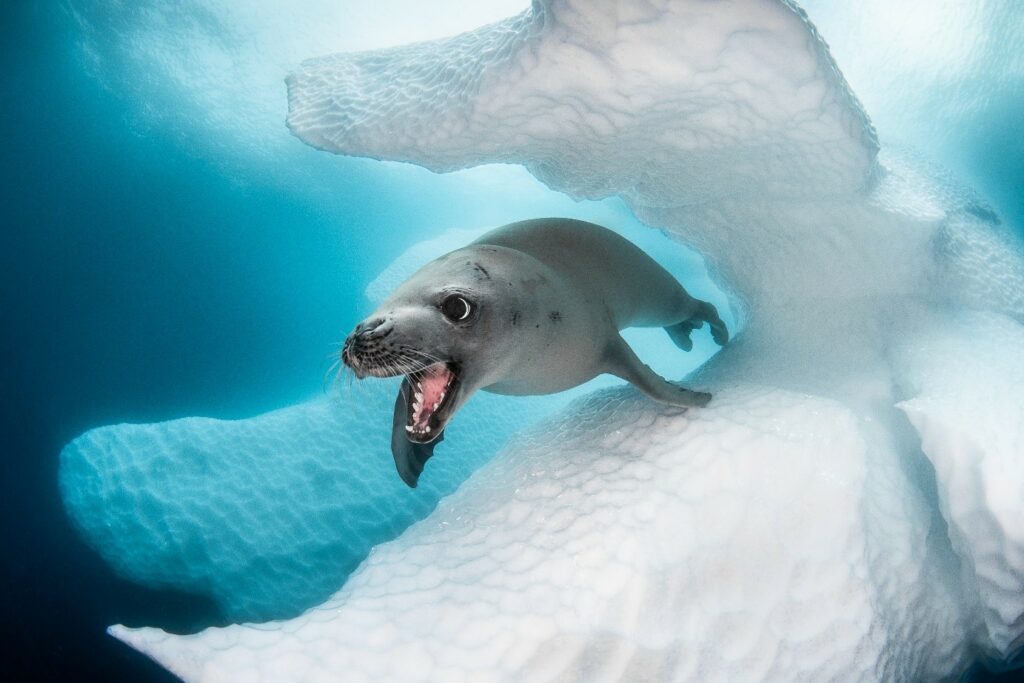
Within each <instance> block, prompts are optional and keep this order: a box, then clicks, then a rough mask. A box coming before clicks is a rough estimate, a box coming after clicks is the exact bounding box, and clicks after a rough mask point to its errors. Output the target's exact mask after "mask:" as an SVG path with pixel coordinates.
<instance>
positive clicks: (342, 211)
mask: <svg viewBox="0 0 1024 683" xmlns="http://www.w3.org/2000/svg"><path fill="white" fill-rule="evenodd" d="M158 6H159V5H143V6H141V7H158ZM181 7H182V9H180V10H179V11H177V12H175V13H170V14H168V16H167V17H165V18H164V20H162V22H155V21H152V17H150V16H148V15H147V14H146V12H144V11H142V10H136V11H133V10H131V9H129V8H125V7H119V6H117V5H107V4H104V3H95V4H93V3H70V4H64V3H52V4H41V3H27V2H26V3H21V4H17V3H8V4H5V5H4V7H3V8H2V9H0V26H2V28H0V30H2V31H3V33H4V41H3V51H2V54H3V60H4V73H5V79H4V81H3V84H2V86H0V87H2V88H3V89H4V94H5V97H4V102H5V106H4V107H3V110H2V114H0V117H2V118H0V121H2V123H0V125H2V126H3V139H4V141H5V152H4V161H3V164H2V169H3V173H4V182H3V188H4V189H3V194H4V205H3V213H2V215H3V237H4V246H5V248H4V249H3V250H0V260H2V262H0V279H2V283H3V284H2V287H0V297H2V300H0V316H2V320H3V326H2V330H3V349H4V352H5V353H4V357H5V358H6V359H7V362H5V363H4V364H3V365H2V370H0V372H2V377H3V379H2V386H3V387H4V389H5V393H6V396H5V399H6V400H5V407H6V410H5V411H4V415H3V434H4V440H3V443H4V449H5V452H4V457H3V460H2V467H3V470H2V477H0V481H2V485H3V488H4V491H3V495H2V496H0V511H2V519H3V520H4V522H3V527H2V528H3V541H2V543H3V548H4V553H3V560H4V562H3V571H4V572H5V575H4V577H3V583H4V585H5V586H7V587H8V590H9V591H11V595H10V597H9V599H7V600H5V601H4V610H5V613H4V615H3V616H4V618H3V620H2V622H3V624H4V627H3V628H4V634H3V637H4V641H3V642H5V644H6V646H7V647H6V649H8V651H9V652H10V653H11V654H10V656H8V657H7V658H5V661H3V662H2V663H0V667H4V668H7V667H10V668H11V669H12V670H13V671H21V672H24V671H28V672H31V674H32V675H33V676H34V677H36V678H40V679H43V678H53V677H64V678H68V677H75V678H79V679H88V678H103V679H106V680H118V679H126V680H132V679H139V678H144V679H147V680H158V679H161V678H163V679H165V680H170V676H169V675H168V674H166V673H165V672H163V670H162V669H159V668H158V667H156V666H155V665H153V664H151V663H149V662H148V661H147V660H144V658H143V657H142V656H140V655H137V654H135V653H134V652H130V651H128V650H127V648H124V647H123V646H121V645H119V644H117V643H115V642H114V641H113V640H112V639H109V638H107V637H106V636H105V635H104V634H103V633H104V629H105V627H106V626H107V625H109V624H111V623H117V622H121V623H128V624H143V623H145V624H158V625H162V626H165V627H167V628H169V629H171V630H178V631H188V630H192V629H194V628H196V627H197V626H205V625H209V624H215V623H223V622H224V621H225V620H226V618H225V615H224V612H223V610H222V609H221V608H220V607H218V606H217V605H216V604H214V603H213V602H212V601H211V600H209V599H208V598H206V597H203V596H194V595H192V596H190V595H183V594H178V593H172V592H167V591H152V590H147V589H143V588H140V587H138V586H136V585H134V584H131V583H128V582H126V581H124V580H122V579H119V578H117V577H116V576H115V575H114V574H113V573H112V571H111V570H110V569H109V568H108V567H107V566H106V565H105V564H104V563H103V562H102V561H100V560H99V559H98V557H97V556H96V555H95V554H94V552H93V551H92V550H90V549H89V548H87V547H86V546H85V545H84V544H83V542H82V541H81V540H80V539H79V537H78V536H77V534H76V533H75V532H74V530H73V529H72V528H71V526H70V525H69V523H68V520H67V517H66V515H65V513H64V511H63V509H62V505H61V501H60V498H59V495H58V491H57V486H56V482H57V474H56V472H57V454H58V453H59V451H60V449H61V447H62V446H63V445H64V444H65V443H67V442H68V441H70V440H71V439H73V438H74V437H75V436H77V435H79V434H80V433H82V432H84V431H85V430H87V429H90V428H93V427H97V426H100V425H105V424H112V423H118V422H155V421H161V420H168V419H174V418H178V417H182V416H186V415H206V416H212V417H220V418H242V417H248V416H251V415H254V414H258V413H261V412H265V411H268V410H272V409H276V408H280V407H284V406H288V405H291V404H294V403H297V402H299V401H302V400H306V399H308V398H309V397H311V396H317V395H319V394H320V392H322V384H321V383H322V375H323V371H324V370H325V367H326V364H325V359H326V358H327V357H328V356H329V354H330V353H331V352H332V350H333V349H334V348H335V346H336V344H337V342H338V341H340V339H341V338H342V337H343V336H344V334H345V331H347V330H348V329H349V328H350V327H351V326H352V325H353V324H354V323H355V322H356V321H357V320H358V319H359V318H361V317H362V315H364V314H365V313H366V312H367V310H368V307H369V304H368V302H367V301H366V299H365V298H364V297H363V294H362V292H363V289H364V287H365V286H366V284H367V283H368V282H369V281H370V280H372V279H373V278H374V277H375V276H376V275H377V274H378V273H379V272H381V271H382V270H383V269H384V268H385V267H386V266H387V265H388V264H389V263H391V262H392V261H393V260H394V259H395V258H396V257H397V256H398V255H399V254H401V252H402V251H404V249H405V248H406V247H408V246H409V245H410V244H411V243H413V242H415V241H419V240H420V239H423V238H425V237H428V236H432V235H437V234H440V233H441V232H443V231H444V230H447V229H451V228H473V227H479V226H485V225H498V224H502V223H505V222H509V221H512V220H516V219H520V218H527V217H533V216H537V215H567V216H578V217H582V218H588V219H591V220H595V221H598V222H602V223H605V224H609V225H613V226H614V227H617V228H620V229H622V230H623V231H626V232H628V233H629V234H632V235H635V234H638V232H637V231H638V230H639V227H638V225H637V223H636V221H635V220H634V219H633V218H632V217H631V216H630V215H629V213H628V211H627V210H626V209H625V207H624V206H623V205H622V204H621V203H620V202H618V201H616V200H606V201H604V202H593V203H576V202H572V201H570V200H568V199H567V198H565V197H563V196H562V195H559V194H557V193H554V192H552V191H550V190H547V189H546V188H545V187H543V186H542V185H541V184H540V183H538V182H536V181H535V180H533V179H532V178H531V177H530V176H529V175H528V174H526V173H525V171H522V170H521V169H517V168H511V167H497V168H484V169H478V170H473V171H468V172H461V173H457V174H452V175H448V176H437V175H433V174H430V173H428V172H426V171H424V170H422V169H419V168H416V167H412V166H408V165H402V164H393V163H379V162H374V161H369V160H362V159H350V158H342V157H335V156H331V155H327V154H323V153H319V152H316V151H314V150H312V149H310V148H308V147H306V146H305V145H303V144H302V143H300V142H299V141H298V140H296V139H294V138H293V137H292V136H291V135H290V134H289V133H288V131H287V129H286V128H285V127H284V125H283V115H284V113H283V112H284V91H283V86H280V87H279V90H278V92H276V93H274V94H269V95H266V96H265V97H264V96H254V97H253V98H252V99H245V98H244V97H243V95H244V94H245V93H246V92H248V91H250V90H251V89H252V88H256V87H257V86H259V84H260V83H262V82H264V80H265V81H266V82H267V83H270V84H271V86H268V87H273V85H272V84H273V83H279V80H275V79H277V78H278V75H279V74H278V71H281V72H282V73H283V70H284V69H286V68H288V67H290V66H291V65H293V62H292V61H289V60H291V56H290V53H288V52H287V51H282V52H279V53H273V54H272V57H273V59H274V60H279V62H277V61H275V62H274V63H273V64H271V65H269V66H268V65H267V64H264V63H261V62H258V61H256V60H257V57H256V56H255V55H258V54H261V53H260V50H253V49H252V47H251V44H252V43H254V42H255V43H258V44H261V45H269V44H272V43H273V42H274V41H273V40H270V39H268V38H267V35H265V33H266V32H267V31H269V30H270V27H269V26H263V27H262V29H260V30H262V31H264V34H259V33H256V31H257V28H256V27H258V24H254V23H249V24H245V23H244V22H243V24H242V26H243V27H248V29H249V30H252V31H254V33H253V35H252V36H248V37H247V36H246V35H244V33H239V31H241V30H242V29H239V28H238V27H237V26H235V27H232V26H226V25H222V24H221V23H219V21H220V20H218V19H217V17H216V13H213V12H211V13H209V14H206V13H204V12H203V11H202V10H201V9H200V8H199V7H198V6H191V5H188V4H186V5H182V6H181ZM986 7H989V8H990V11H991V12H992V15H993V17H994V18H993V20H992V22H991V24H985V23H984V21H982V25H983V26H985V27H987V30H989V31H990V35H991V40H990V41H989V43H988V45H989V47H988V49H989V52H988V53H986V55H984V60H983V62H981V64H982V65H983V66H987V68H986V69H982V70H979V71H978V72H977V73H976V74H974V75H973V76H972V78H973V83H974V85H973V86H972V87H973V88H974V89H971V90H963V89H962V88H961V86H960V85H957V87H956V88H954V89H952V90H949V91H943V90H942V88H943V85H942V81H941V80H936V81H935V83H933V84H931V85H929V86H928V88H929V89H928V90H927V92H928V93H929V96H928V97H927V98H923V99H921V100H920V101H915V102H913V103H910V104H909V105H908V104H907V103H906V102H905V100H903V99H901V98H900V97H898V96H897V94H896V93H893V92H892V91H890V90H887V89H886V87H881V86H878V87H873V83H872V82H871V81H870V78H871V76H872V75H871V71H870V69H869V68H868V67H867V66H863V67H857V64H859V63H861V62H860V61H858V60H859V56H858V49H860V50H872V49H874V48H872V47H870V46H864V45H865V43H864V42H861V43H860V45H861V47H860V48H857V42H856V41H857V40H862V41H863V40H865V39H864V38H863V37H860V38H858V36H857V35H854V34H855V32H853V33H851V37H850V38H849V41H848V42H846V43H843V42H842V41H839V40H833V41H832V43H833V49H834V52H835V55H836V58H837V60H838V61H839V62H840V64H843V65H844V66H845V65H846V64H850V65H851V68H850V70H848V71H847V76H848V78H849V79H850V81H851V84H852V86H853V88H854V90H856V91H857V92H858V93H859V94H860V95H861V97H862V99H863V100H864V102H865V107H866V108H867V109H868V111H869V112H872V115H873V116H874V118H875V120H876V124H877V125H878V127H879V131H880V134H881V136H882V138H883V140H887V141H891V142H893V143H894V144H905V145H908V146H911V147H913V148H914V149H916V150H917V151H918V153H920V154H922V155H924V156H925V157H926V158H929V159H931V160H932V161H934V162H936V163H938V164H941V165H943V166H945V167H947V168H950V169H952V170H953V171H954V172H956V173H957V174H958V175H959V176H960V177H961V178H965V179H966V180H967V181H968V182H969V183H970V184H972V185H973V186H974V187H975V188H976V189H978V190H979V191H980V192H981V193H982V194H983V195H985V196H986V197H987V198H988V199H989V200H990V201H991V202H992V203H993V204H994V205H995V208H996V209H998V210H999V212H1000V214H1001V215H1002V216H1003V217H1004V219H1005V220H1006V222H1007V224H1008V225H1010V226H1011V229H1014V230H1019V228H1018V227H1015V226H1022V225H1024V191H1022V189H1021V188H1022V187H1024V129H1022V126H1024V117H1021V116H1020V112H1021V111H1024V95H1022V93H1024V88H1022V87H1021V84H1022V82H1024V75H1022V73H1024V72H1022V70H1021V62H1020V57H1019V55H1020V54H1021V50H1020V47H1021V45H1020V40H1021V38H1020V35H1021V34H1020V33H1014V32H1012V31H1008V30H1007V28H1006V27H1007V25H1010V26H1012V25H1013V23H1012V22H1007V21H1006V20H1005V10H1006V6H1005V5H1000V4H999V3H989V5H986ZM808 9H809V10H811V11H812V18H814V19H815V21H817V22H818V24H819V27H820V28H821V30H822V32H823V34H825V35H826V36H830V35H836V36H837V38H838V37H839V36H840V35H841V31H840V30H839V29H840V27H841V25H842V21H843V17H842V16H840V13H838V12H836V13H835V15H830V14H829V13H828V11H827V10H826V9H825V8H822V10H821V11H819V13H818V14H817V15H816V14H814V12H813V9H814V4H813V3H809V7H808ZM997 10H998V11H1002V12H1004V14H999V12H998V11H997ZM495 12H496V16H502V15H504V14H507V13H508V12H506V11H503V10H502V9H497V10H495ZM982 14H983V13H982ZM983 19H984V17H982V20H983ZM468 20H469V19H467V21H468ZM175 22H177V23H175ZM863 23H868V24H870V22H863ZM194 25H198V26H199V27H200V28H199V30H198V33H197V34H196V33H189V32H184V33H179V30H180V28H181V27H182V26H194ZM830 25H834V27H835V31H834V33H830V31H829V28H830ZM160 31H164V32H165V33H164V34H160V33H159V32H160ZM147 32H148V33H147ZM154 32H156V33H154ZM221 32H223V35H222V34H221ZM181 35H184V36H186V37H187V36H194V35H200V36H204V35H205V36H209V35H212V36H218V35H222V37H223V38H224V40H223V41H222V42H221V43H216V44H215V49H212V50H211V54H210V55H208V56H207V57H204V55H205V53H204V52H203V51H202V50H200V49H199V48H197V47H196V45H195V44H194V43H192V44H187V43H182V44H180V45H178V46H177V47H178V48H180V52H176V51H175V50H174V49H173V48H174V47H175V45H174V41H175V40H177V39H178V37H180V36H181ZM147 36H148V37H149V39H150V41H151V42H150V43H148V46H149V47H154V46H156V47H159V49H155V47H154V49H152V50H147V49H145V48H146V47H147V43H146V42H145V41H146V40H147ZM874 40H882V39H881V38H877V37H876V38H875V39H874ZM215 42H216V41H215ZM293 42H297V43H300V44H301V42H302V41H293ZM168 46H169V48H168ZM360 47H361V46H360ZM345 48H346V46H345V45H337V46H335V49H339V50H340V49H345ZM922 49H924V48H922ZM309 50H310V52H312V50H313V48H312V47H310V48H309ZM321 51H322V50H321ZM232 54H234V56H235V57H236V58H237V59H236V60H235V62H234V66H233V67H232V68H234V69H238V72H239V73H242V74H244V73H246V72H247V71H246V70H247V69H248V70H250V71H253V72H257V73H258V74H259V78H256V79H254V80H253V81H252V82H251V83H250V82H245V81H244V79H242V81H239V80H238V79H237V78H233V79H231V80H232V84H231V87H229V88H227V90H228V92H229V95H228V96H216V95H211V93H217V92H219V91H218V90H217V89H216V88H215V87H213V86H211V85H210V84H211V83H212V84H216V83H217V78H216V74H217V73H221V74H223V73H225V72H224V71H223V70H222V71H219V72H218V71H216V67H218V66H222V65H223V60H224V56H225V55H227V56H229V57H230V56H231V55H232ZM304 56H312V55H311V54H308V55H304ZM204 59H205V60H206V61H205V62H204ZM204 63H205V64H206V65H207V66H208V67H209V68H210V69H211V70H212V72H213V75H211V72H208V71H201V72H197V71H196V70H194V67H195V66H196V65H203V64H204ZM156 67H160V68H156ZM175 67H177V69H180V71H181V72H179V71H178V70H177V69H176V68H175ZM228 73H230V70H228ZM189 76H192V77H194V78H195V80H196V82H198V83H200V85H198V86H197V85H195V84H194V83H192V84H190V83H189V82H188V77H189ZM986 77H988V78H990V81H989V82H990V83H991V87H990V88H989V89H988V90H986V89H985V78H986ZM204 79H205V80H204ZM979 79H980V80H981V84H980V85H978V80H979ZM979 88H980V90H979ZM979 93H981V94H980V95H979ZM982 95H984V97H982ZM887 98H888V99H887ZM958 98H962V99H963V106H959V107H957V106H949V107H946V108H943V109H942V110H941V111H939V112H938V113H937V114H936V116H934V117H929V116H928V115H927V112H928V111H930V110H929V107H930V106H932V105H933V104H934V102H935V101H944V102H950V101H952V102H954V103H955V102H956V101H957V99H958ZM981 100H983V101H981ZM275 103H277V104H275ZM264 105H265V106H266V109H261V108H260V107H262V106H264ZM968 105H969V106H968ZM915 106H916V107H918V109H914V107H915ZM232 107H234V108H232ZM275 107H277V108H276V109H275ZM902 108H907V109H910V110H913V111H912V113H913V116H910V115H908V116H906V117H905V118H902V119H901V118H900V110H901V109H902ZM922 112H924V113H922ZM631 231H632V232H631ZM692 275H693V277H694V278H697V279H699V278H701V277H703V275H702V273H700V272H699V270H696V269H695V270H693V271H692Z"/></svg>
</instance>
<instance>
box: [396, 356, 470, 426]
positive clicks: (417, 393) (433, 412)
mask: <svg viewBox="0 0 1024 683" xmlns="http://www.w3.org/2000/svg"><path fill="white" fill-rule="evenodd" d="M457 371H458V368H457V367H456V365H455V364H454V363H436V364H434V365H431V366H430V367H428V368H424V369H423V370H420V371H418V372H414V373H411V374H409V375H406V376H405V380H404V381H403V382H402V391H405V392H408V393H407V394H406V396H407V400H406V404H407V405H408V407H409V410H408V417H407V420H406V423H405V436H406V438H408V439H409V441H412V442H414V443H430V442H431V441H433V440H434V439H436V438H437V437H438V436H440V435H441V432H442V431H444V428H445V426H446V425H447V424H448V420H450V419H451V417H452V413H453V412H454V410H455V405H456V403H457V402H456V400H455V399H456V398H457V397H458V393H459V378H458V372H457Z"/></svg>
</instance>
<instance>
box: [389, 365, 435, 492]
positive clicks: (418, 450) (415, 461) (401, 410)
mask: <svg viewBox="0 0 1024 683" xmlns="http://www.w3.org/2000/svg"><path fill="white" fill-rule="evenodd" d="M409 391H410V389H409V380H406V379H403V380H402V388H401V389H399V390H398V398H397V399H395V417H394V421H393V422H392V425H391V455H393V456H394V458H395V467H396V468H397V469H398V476H400V477H401V478H402V481H404V482H405V483H406V484H407V485H408V486H409V488H413V489H414V488H416V483H417V482H418V481H419V478H420V473H422V472H423V466H424V465H426V464H427V460H429V459H430V456H432V455H433V454H434V446H436V445H437V444H439V443H441V442H442V441H443V440H444V432H443V431H442V432H441V433H440V434H438V435H437V438H436V439H434V440H433V441H431V442H430V443H414V442H412V441H409V439H408V438H406V436H405V424H406V420H408V417H409V403H408V400H407V397H408V396H409Z"/></svg>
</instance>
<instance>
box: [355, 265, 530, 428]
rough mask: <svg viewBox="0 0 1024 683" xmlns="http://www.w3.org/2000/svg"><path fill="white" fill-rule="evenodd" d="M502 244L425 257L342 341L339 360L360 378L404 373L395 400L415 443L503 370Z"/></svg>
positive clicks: (444, 422) (505, 303)
mask: <svg viewBox="0 0 1024 683" xmlns="http://www.w3.org/2000/svg"><path fill="white" fill-rule="evenodd" d="M504 251H510V250H504V249H501V248H494V247H469V248H466V249H460V250H458V251H455V252H452V253H450V254H447V255H446V256H443V257H441V258H439V259H437V260H436V261H433V262H431V263H429V264H428V265H427V266H425V267H424V268H423V269H421V270H420V271H419V272H417V273H416V274H415V275H413V276H412V277H411V278H410V279H409V280H407V281H406V282H405V283H403V284H402V285H401V286H400V287H399V288H398V289H397V290H395V292H394V293H393V294H392V295H391V296H390V297H389V298H388V299H387V300H386V301H385V302H384V303H383V304H381V306H380V307H379V308H378V309H377V311H375V312H374V313H373V315H371V316H370V317H368V318H367V319H366V320H364V321H363V322H361V323H359V324H358V325H357V326H356V328H355V329H354V330H353V331H352V334H351V335H349V337H348V339H347V340H346V341H345V345H344V347H343V349H342V361H343V362H344V363H345V364H346V365H347V366H348V367H350V368H351V369H352V370H353V371H354V372H355V374H356V376H357V377H359V378H363V377H367V376H371V377H395V376H398V375H404V376H405V379H404V380H403V382H402V388H401V394H400V395H399V398H398V403H399V404H403V402H404V408H405V415H404V418H405V423H404V425H403V429H404V433H405V438H406V439H408V440H409V441H410V442H412V443H416V444H427V443H430V442H432V441H434V440H435V439H437V438H438V437H439V436H440V435H441V433H442V431H443V430H444V428H445V426H446V425H447V424H448V422H449V421H450V420H451V418H452V416H453V415H454V414H455V412H456V411H457V410H458V409H459V407H461V406H462V404H464V403H465V402H466V400H467V399H468V398H469V396H470V395H471V394H472V393H473V392H475V391H476V390H477V389H479V388H480V387H483V386H486V385H487V384H489V383H491V382H493V381H494V379H495V377H496V376H497V375H500V373H501V363H500V359H501V358H502V356H503V354H504V353H505V352H506V351H507V350H506V349H504V346H505V345H507V344H508V341H507V340H506V339H505V338H504V337H505V335H502V334H500V332H501V327H502V325H501V321H502V320H504V319H505V318H507V317H508V316H509V315H510V312H509V310H508V309H509V297H508V296H507V293H506V292H504V291H502V289H501V288H502V287H505V288H508V287H509V286H510V285H511V280H510V279H509V278H505V277H502V276H503V275H504V274H505V271H506V270H507V265H508V255H507V254H503V253H502V252H504ZM398 411H399V407H398V406H396V415H395V419H396V421H397V420H398V418H399V412H398ZM395 427H396V429H397V427H398V425H397V424H396V425H395Z"/></svg>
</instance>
